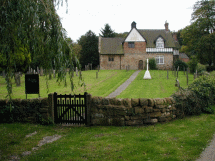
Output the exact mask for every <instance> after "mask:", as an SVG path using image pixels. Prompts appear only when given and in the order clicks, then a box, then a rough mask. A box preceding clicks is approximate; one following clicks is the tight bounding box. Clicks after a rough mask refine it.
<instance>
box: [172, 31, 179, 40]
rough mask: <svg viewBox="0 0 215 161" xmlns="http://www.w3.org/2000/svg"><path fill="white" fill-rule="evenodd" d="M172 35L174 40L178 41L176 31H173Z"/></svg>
mask: <svg viewBox="0 0 215 161" xmlns="http://www.w3.org/2000/svg"><path fill="white" fill-rule="evenodd" d="M172 37H173V39H174V40H175V41H178V39H177V32H173V34H172Z"/></svg>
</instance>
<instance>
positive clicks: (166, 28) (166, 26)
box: [164, 21, 169, 31]
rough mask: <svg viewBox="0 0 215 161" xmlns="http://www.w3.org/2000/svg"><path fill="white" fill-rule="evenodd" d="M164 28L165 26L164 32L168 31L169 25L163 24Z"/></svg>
mask: <svg viewBox="0 0 215 161" xmlns="http://www.w3.org/2000/svg"><path fill="white" fill-rule="evenodd" d="M164 26H165V30H166V31H169V23H167V21H166V22H165V24H164Z"/></svg>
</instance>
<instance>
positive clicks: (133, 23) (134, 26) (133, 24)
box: [131, 21, 136, 29]
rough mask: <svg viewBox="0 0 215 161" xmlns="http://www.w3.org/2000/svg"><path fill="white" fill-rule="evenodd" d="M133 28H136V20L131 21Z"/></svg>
mask: <svg viewBox="0 0 215 161" xmlns="http://www.w3.org/2000/svg"><path fill="white" fill-rule="evenodd" d="M133 28H136V22H134V21H133V22H132V23H131V29H133Z"/></svg>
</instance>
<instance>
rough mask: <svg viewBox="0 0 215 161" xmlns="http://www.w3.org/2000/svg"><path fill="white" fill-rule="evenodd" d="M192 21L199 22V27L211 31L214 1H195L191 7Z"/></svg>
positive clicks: (214, 18) (214, 8)
mask: <svg viewBox="0 0 215 161" xmlns="http://www.w3.org/2000/svg"><path fill="white" fill-rule="evenodd" d="M193 10H194V12H193V13H192V21H194V22H195V21H196V22H198V23H199V24H200V27H201V28H203V29H204V30H206V31H207V32H208V33H213V32H214V28H215V1H214V0H201V1H198V2H196V4H195V5H194V8H193Z"/></svg>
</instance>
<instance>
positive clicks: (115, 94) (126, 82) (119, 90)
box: [106, 70, 140, 98]
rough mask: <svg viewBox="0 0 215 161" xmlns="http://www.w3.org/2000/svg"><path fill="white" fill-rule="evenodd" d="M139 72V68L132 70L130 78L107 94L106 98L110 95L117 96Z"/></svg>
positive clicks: (110, 96)
mask: <svg viewBox="0 0 215 161" xmlns="http://www.w3.org/2000/svg"><path fill="white" fill-rule="evenodd" d="M139 72H140V70H138V71H136V72H134V73H133V74H132V75H131V76H130V78H128V79H127V80H126V81H125V82H124V83H123V84H122V85H121V86H119V87H118V88H117V89H116V90H115V91H114V92H112V93H111V94H109V96H107V97H106V98H112V97H116V96H118V95H119V94H120V93H121V92H122V91H124V90H125V89H126V88H127V87H128V85H129V84H130V83H131V82H132V81H133V80H134V79H135V78H136V77H137V75H138V73H139Z"/></svg>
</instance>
